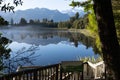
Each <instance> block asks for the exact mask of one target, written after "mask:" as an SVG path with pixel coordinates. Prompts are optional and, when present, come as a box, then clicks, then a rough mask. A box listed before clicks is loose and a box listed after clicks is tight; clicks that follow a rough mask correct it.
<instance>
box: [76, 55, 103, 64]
mask: <svg viewBox="0 0 120 80" xmlns="http://www.w3.org/2000/svg"><path fill="white" fill-rule="evenodd" d="M78 60H80V61H83V62H88V61H89V62H91V63H97V62H100V61H103V58H102V57H100V56H99V57H98V58H95V57H94V56H93V57H84V58H79V57H78Z"/></svg>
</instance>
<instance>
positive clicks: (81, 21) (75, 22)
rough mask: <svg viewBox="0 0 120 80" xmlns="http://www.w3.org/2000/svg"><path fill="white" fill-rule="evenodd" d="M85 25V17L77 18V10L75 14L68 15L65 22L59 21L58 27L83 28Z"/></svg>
mask: <svg viewBox="0 0 120 80" xmlns="http://www.w3.org/2000/svg"><path fill="white" fill-rule="evenodd" d="M86 26H87V18H86V17H84V18H79V13H78V12H77V13H76V14H75V16H73V17H70V19H69V20H68V21H66V22H59V23H58V28H67V29H69V28H74V29H84V28H85V27H86Z"/></svg>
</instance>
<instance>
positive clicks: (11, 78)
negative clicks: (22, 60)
mask: <svg viewBox="0 0 120 80" xmlns="http://www.w3.org/2000/svg"><path fill="white" fill-rule="evenodd" d="M74 63H75V64H73V62H69V61H68V62H62V63H61V64H54V65H49V66H43V67H40V68H35V69H27V70H22V71H18V72H15V73H11V74H7V75H4V76H2V77H0V80H83V69H82V68H80V70H77V67H76V68H75V71H73V70H74V69H73V67H70V66H68V65H69V64H70V65H77V63H78V62H74ZM80 65H82V66H83V64H82V63H81V62H80ZM66 66H68V68H69V69H70V71H69V70H67V71H66V70H65V69H64V68H65V67H66ZM68 68H66V69H68ZM81 69H82V70H81ZM71 70H72V71H71ZM76 70H77V72H76Z"/></svg>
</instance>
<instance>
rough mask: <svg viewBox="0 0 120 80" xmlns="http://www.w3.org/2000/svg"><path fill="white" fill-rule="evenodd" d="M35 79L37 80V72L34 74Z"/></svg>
mask: <svg viewBox="0 0 120 80" xmlns="http://www.w3.org/2000/svg"><path fill="white" fill-rule="evenodd" d="M33 79H34V80H37V71H35V72H34V74H33Z"/></svg>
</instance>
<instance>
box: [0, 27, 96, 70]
mask: <svg viewBox="0 0 120 80" xmlns="http://www.w3.org/2000/svg"><path fill="white" fill-rule="evenodd" d="M0 32H1V33H2V36H4V37H7V38H8V39H10V40H12V43H10V44H9V46H8V48H11V50H12V52H11V53H10V58H9V59H7V60H5V62H6V65H7V66H9V69H11V70H15V69H16V67H18V66H41V65H42V66H43V65H49V64H56V63H60V62H61V61H68V60H69V61H71V60H72V61H76V60H79V59H80V58H84V57H95V58H96V57H98V55H97V54H95V52H94V48H93V47H94V44H95V43H94V39H92V38H90V37H86V36H84V35H83V34H81V33H78V32H70V31H68V30H60V29H48V28H42V27H39V26H17V27H11V26H8V27H1V28H0Z"/></svg>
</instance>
